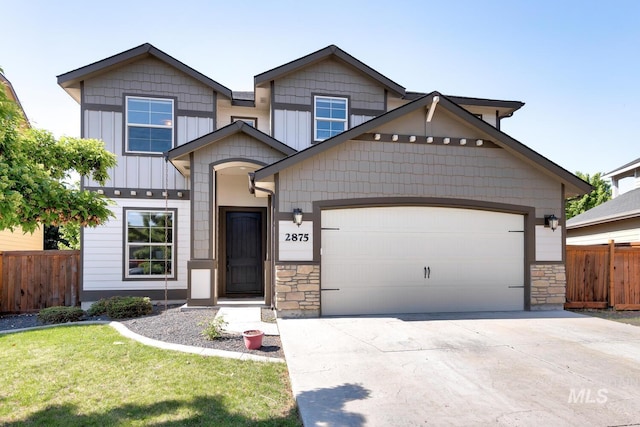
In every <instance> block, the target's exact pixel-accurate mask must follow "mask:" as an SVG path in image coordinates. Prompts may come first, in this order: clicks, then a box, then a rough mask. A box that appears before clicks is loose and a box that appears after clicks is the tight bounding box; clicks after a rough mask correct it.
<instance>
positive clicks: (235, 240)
mask: <svg viewBox="0 0 640 427" xmlns="http://www.w3.org/2000/svg"><path fill="white" fill-rule="evenodd" d="M225 223H226V230H225V231H226V242H225V243H226V275H225V276H226V283H225V291H226V294H228V295H229V294H247V295H255V294H259V295H261V294H262V288H263V286H262V285H263V284H262V262H263V254H262V215H261V213H260V212H228V211H227V212H226V213H225Z"/></svg>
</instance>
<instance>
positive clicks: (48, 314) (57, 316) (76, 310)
mask: <svg viewBox="0 0 640 427" xmlns="http://www.w3.org/2000/svg"><path fill="white" fill-rule="evenodd" d="M82 316H84V311H82V309H81V308H80V307H62V306H60V307H48V308H43V309H42V310H40V312H39V313H38V321H40V322H42V323H67V322H77V321H78V320H80V319H81V318H82Z"/></svg>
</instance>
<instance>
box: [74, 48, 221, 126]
mask: <svg viewBox="0 0 640 427" xmlns="http://www.w3.org/2000/svg"><path fill="white" fill-rule="evenodd" d="M125 93H127V94H128V93H136V94H140V95H154V96H168V97H176V98H177V100H178V105H177V106H176V109H177V110H178V111H179V110H187V111H202V112H207V113H211V114H212V113H213V111H214V110H213V108H214V102H215V99H214V95H213V91H212V90H211V88H209V87H207V86H205V85H203V84H202V83H200V82H198V81H196V80H195V79H194V78H192V77H190V76H187V75H186V74H183V73H181V72H180V71H178V70H176V69H175V68H173V67H171V66H169V65H167V64H165V63H164V62H162V61H160V60H158V59H155V58H145V59H141V60H139V61H136V62H134V63H132V64H128V65H125V66H123V67H121V68H118V69H116V70H114V71H112V72H109V73H107V74H103V75H101V76H98V77H95V78H93V79H89V80H86V81H85V82H84V99H83V101H84V102H85V103H87V104H99V105H117V106H122V97H123V94H125Z"/></svg>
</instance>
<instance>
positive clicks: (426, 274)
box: [424, 267, 431, 279]
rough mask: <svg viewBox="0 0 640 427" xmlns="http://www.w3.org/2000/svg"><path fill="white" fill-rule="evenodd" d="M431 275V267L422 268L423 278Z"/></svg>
mask: <svg viewBox="0 0 640 427" xmlns="http://www.w3.org/2000/svg"><path fill="white" fill-rule="evenodd" d="M430 277H431V267H425V268H424V278H425V279H428V278H430Z"/></svg>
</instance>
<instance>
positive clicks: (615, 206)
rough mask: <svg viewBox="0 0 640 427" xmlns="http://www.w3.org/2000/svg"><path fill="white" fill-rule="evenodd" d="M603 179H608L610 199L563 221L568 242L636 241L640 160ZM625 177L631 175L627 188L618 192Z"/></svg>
mask: <svg viewBox="0 0 640 427" xmlns="http://www.w3.org/2000/svg"><path fill="white" fill-rule="evenodd" d="M603 178H604V179H606V178H609V179H611V189H612V198H611V200H609V201H607V202H605V203H603V204H601V205H598V206H596V207H594V208H592V209H589V210H588V211H586V212H583V213H581V214H580V215H576V216H574V217H573V218H571V219H570V220H568V221H567V244H568V245H597V244H605V243H608V242H609V240H614V241H615V242H616V243H631V242H640V159H636V160H634V161H632V162H630V163H627V164H626V165H624V166H621V167H619V168H617V169H615V170H613V171H611V172H609V173H607V174H606V175H604V176H603ZM629 178H634V183H633V185H632V186H631V190H628V191H627V192H624V193H620V191H619V183H620V181H621V180H623V179H629Z"/></svg>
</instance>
